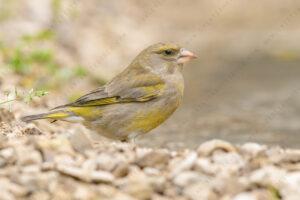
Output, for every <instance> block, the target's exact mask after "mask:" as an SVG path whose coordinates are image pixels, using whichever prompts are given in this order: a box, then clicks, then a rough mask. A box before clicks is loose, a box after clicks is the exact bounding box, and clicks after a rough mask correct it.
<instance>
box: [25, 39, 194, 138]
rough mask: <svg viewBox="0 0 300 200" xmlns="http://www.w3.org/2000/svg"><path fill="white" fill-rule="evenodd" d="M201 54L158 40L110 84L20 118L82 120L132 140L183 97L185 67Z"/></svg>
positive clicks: (165, 115)
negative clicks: (68, 101)
mask: <svg viewBox="0 0 300 200" xmlns="http://www.w3.org/2000/svg"><path fill="white" fill-rule="evenodd" d="M195 58H196V56H195V55H194V54H193V53H192V52H191V51H188V50H187V49H185V48H183V47H180V46H179V45H177V44H174V43H157V44H154V45H151V46H149V47H148V48H146V49H144V50H143V51H142V52H141V53H139V54H138V55H137V56H136V58H135V59H133V61H132V62H131V64H129V66H128V67H127V68H125V70H123V71H122V72H121V73H120V74H118V75H117V76H115V77H114V78H113V79H112V80H110V81H109V82H108V83H106V84H105V85H103V86H101V87H99V88H97V89H94V90H92V91H90V92H89V93H87V94H85V95H83V96H81V97H80V98H78V99H77V100H75V101H74V102H72V103H69V104H65V105H61V106H58V107H55V108H53V109H52V110H50V111H49V112H47V113H42V114H36V115H29V116H23V117H21V120H22V121H24V122H30V121H32V120H38V119H51V120H54V121H57V120H62V121H67V122H80V123H82V124H83V125H85V126H86V127H87V128H89V129H92V130H94V131H97V133H99V134H100V135H102V136H105V137H107V138H110V139H114V140H120V141H123V142H132V141H135V139H136V138H137V137H138V136H141V135H144V134H146V133H148V132H149V131H151V130H152V129H154V128H156V127H157V126H159V125H160V124H162V123H163V122H164V121H165V120H167V119H168V118H169V117H170V116H171V115H172V114H173V113H174V111H175V110H176V109H177V108H178V106H179V105H180V103H181V102H182V99H183V93H184V78H183V74H182V72H183V68H184V66H185V64H186V63H188V62H189V61H191V60H193V59H195Z"/></svg>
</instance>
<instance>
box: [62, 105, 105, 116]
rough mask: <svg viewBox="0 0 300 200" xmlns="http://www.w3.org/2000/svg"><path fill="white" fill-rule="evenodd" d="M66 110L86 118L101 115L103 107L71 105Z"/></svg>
mask: <svg viewBox="0 0 300 200" xmlns="http://www.w3.org/2000/svg"><path fill="white" fill-rule="evenodd" d="M65 111H66V112H73V113H74V115H75V116H80V117H84V118H91V117H101V109H100V108H96V107H70V108H67V109H65Z"/></svg>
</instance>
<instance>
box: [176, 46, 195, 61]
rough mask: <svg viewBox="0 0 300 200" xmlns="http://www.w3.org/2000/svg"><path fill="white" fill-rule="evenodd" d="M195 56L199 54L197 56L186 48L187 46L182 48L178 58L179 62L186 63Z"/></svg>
mask: <svg viewBox="0 0 300 200" xmlns="http://www.w3.org/2000/svg"><path fill="white" fill-rule="evenodd" d="M195 58H197V56H195V55H194V54H193V53H192V52H190V51H188V50H186V49H185V48H181V49H180V52H179V56H178V58H177V63H178V64H185V63H187V62H189V61H191V60H193V59H195Z"/></svg>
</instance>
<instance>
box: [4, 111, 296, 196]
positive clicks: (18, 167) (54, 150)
mask: <svg viewBox="0 0 300 200" xmlns="http://www.w3.org/2000/svg"><path fill="white" fill-rule="evenodd" d="M0 115H1V124H0V132H1V136H0V199H1V200H2V199H3V200H13V199H32V200H33V199H36V200H37V199H38V200H47V199H52V200H56V199H57V200H58V199H64V200H67V199H91V200H96V199H97V200H98V199H99V200H100V199H101V200H106V199H107V200H112V199H114V200H150V199H151V200H167V199H170V200H171V199H178V200H199V199H207V200H230V199H233V200H265V199H272V200H277V199H278V200H279V199H282V200H298V199H299V196H300V190H299V188H300V150H296V149H283V148H280V147H268V146H266V145H259V144H256V143H246V144H243V145H232V144H230V143H229V142H226V141H222V140H210V141H207V142H205V143H202V144H199V146H198V148H196V149H184V150H177V151H172V150H169V149H153V148H145V147H142V146H138V145H135V144H128V143H120V142H111V141H105V140H98V141H95V140H91V139H90V137H89V135H87V134H88V133H87V132H85V131H84V130H81V129H80V128H78V129H76V130H75V131H73V132H68V131H67V130H65V131H62V132H61V133H60V134H55V133H54V134H49V133H43V132H42V131H41V130H39V128H37V126H36V125H34V124H23V123H19V122H17V121H16V120H15V117H14V115H13V114H12V113H11V112H9V111H8V110H6V109H4V108H1V109H0Z"/></svg>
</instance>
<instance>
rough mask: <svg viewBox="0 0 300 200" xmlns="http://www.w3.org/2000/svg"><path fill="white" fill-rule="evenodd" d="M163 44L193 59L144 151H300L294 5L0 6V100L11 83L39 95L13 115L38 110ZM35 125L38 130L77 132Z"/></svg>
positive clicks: (228, 0) (69, 1) (73, 1)
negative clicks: (214, 147) (215, 142)
mask: <svg viewBox="0 0 300 200" xmlns="http://www.w3.org/2000/svg"><path fill="white" fill-rule="evenodd" d="M169 41H171V42H175V43H178V44H179V45H181V46H184V47H185V48H187V49H189V50H191V51H192V52H194V53H195V54H196V55H197V56H198V59H197V60H195V61H193V62H191V63H190V64H189V65H188V66H187V67H186V68H185V71H184V75H185V83H186V84H185V96H184V102H183V104H182V105H181V106H180V108H179V109H178V110H177V111H176V113H175V114H174V115H173V116H172V117H171V118H170V119H169V120H168V121H167V122H165V123H164V124H163V125H161V126H160V127H159V128H157V129H155V130H153V131H152V132H151V133H149V134H147V135H145V136H143V137H141V138H140V140H139V143H140V144H141V145H147V146H156V147H168V148H185V147H189V148H193V147H196V146H198V145H199V143H201V142H203V141H206V140H208V139H212V138H220V139H225V140H229V141H231V142H234V143H244V142H249V141H254V142H259V143H266V144H272V145H279V144H280V145H283V146H288V147H298V148H299V147H300V144H299V141H300V132H299V130H300V118H299V114H300V84H299V76H300V66H299V63H300V56H299V53H300V45H299V43H300V2H299V1H297V0H286V1H274V0H272V1H271V0H261V1H246V0H242V1H237V0H222V1H220V0H210V1H208V0H199V1H192V0H186V1H180V0H165V1H159V0H149V1H143V2H141V1H138V0H128V1H116V0H111V1H104V0H89V1H83V0H9V1H7V0H0V99H1V98H3V96H4V95H5V94H6V93H7V92H8V91H13V89H14V88H15V87H17V88H19V90H25V91H26V90H30V89H31V88H34V89H37V90H45V91H48V92H50V94H49V95H48V96H46V97H43V98H42V99H38V100H36V101H34V102H33V103H32V104H30V105H29V106H27V105H25V104H24V103H21V104H17V105H15V106H13V107H12V112H14V113H16V115H17V116H20V115H23V114H24V113H26V114H28V113H37V112H40V111H45V110H47V109H49V108H51V107H53V106H57V105H59V104H63V103H67V102H69V101H72V100H74V99H76V98H77V97H79V96H80V95H83V94H84V93H86V92H88V91H89V90H91V89H94V88H96V87H98V86H100V85H102V84H104V83H105V82H106V81H108V80H110V79H111V78H112V77H113V76H115V75H116V74H118V73H119V72H121V71H122V70H123V69H124V68H125V67H126V66H127V65H128V64H129V63H130V62H131V60H132V59H133V58H134V57H135V56H136V55H137V54H138V53H139V52H140V51H141V50H143V49H144V48H145V47H147V46H149V45H151V44H154V43H157V42H169ZM36 123H37V124H38V127H39V128H40V129H41V130H42V131H48V130H52V131H54V130H56V129H57V127H60V128H61V129H60V131H69V130H70V129H74V131H78V130H79V129H81V128H82V127H79V126H80V125H76V126H73V125H70V124H66V123H64V122H58V123H55V124H49V122H36Z"/></svg>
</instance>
